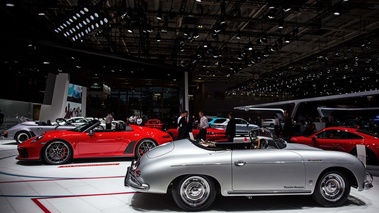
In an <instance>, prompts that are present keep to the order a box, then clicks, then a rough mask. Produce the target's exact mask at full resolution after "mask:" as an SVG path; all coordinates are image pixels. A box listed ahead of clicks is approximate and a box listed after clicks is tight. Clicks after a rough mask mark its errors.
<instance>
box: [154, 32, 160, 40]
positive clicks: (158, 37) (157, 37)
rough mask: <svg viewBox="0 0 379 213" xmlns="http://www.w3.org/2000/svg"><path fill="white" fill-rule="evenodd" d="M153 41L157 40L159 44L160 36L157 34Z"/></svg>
mask: <svg viewBox="0 0 379 213" xmlns="http://www.w3.org/2000/svg"><path fill="white" fill-rule="evenodd" d="M155 39H156V40H157V42H161V34H160V33H159V32H158V33H157V35H156V36H155Z"/></svg>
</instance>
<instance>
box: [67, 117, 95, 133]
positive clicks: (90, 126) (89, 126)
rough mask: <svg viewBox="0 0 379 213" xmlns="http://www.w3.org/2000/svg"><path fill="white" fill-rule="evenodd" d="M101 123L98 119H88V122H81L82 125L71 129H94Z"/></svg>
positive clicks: (81, 130)
mask: <svg viewBox="0 0 379 213" xmlns="http://www.w3.org/2000/svg"><path fill="white" fill-rule="evenodd" d="M99 125H100V121H98V120H92V121H88V122H87V123H84V124H81V125H79V126H77V127H75V128H74V129H72V130H71V131H74V132H84V131H87V130H89V129H93V128H95V127H97V126H99Z"/></svg>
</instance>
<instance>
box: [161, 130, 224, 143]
mask: <svg viewBox="0 0 379 213" xmlns="http://www.w3.org/2000/svg"><path fill="white" fill-rule="evenodd" d="M166 132H167V133H168V134H170V135H171V137H172V138H173V139H174V140H177V139H179V130H178V129H177V128H171V129H168V130H166ZM199 132H200V130H199V129H193V130H192V134H193V137H194V138H196V137H197V135H198V134H199ZM206 139H207V140H209V141H218V142H225V141H228V138H227V137H226V135H225V129H216V128H207V135H206Z"/></svg>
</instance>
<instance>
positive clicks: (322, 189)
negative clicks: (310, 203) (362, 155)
mask: <svg viewBox="0 0 379 213" xmlns="http://www.w3.org/2000/svg"><path fill="white" fill-rule="evenodd" d="M349 194H350V182H349V179H348V178H347V177H346V176H345V174H343V173H341V172H339V171H328V172H325V173H323V174H322V175H321V176H320V179H319V180H318V182H317V184H316V188H315V190H314V192H313V194H312V196H313V198H314V200H315V201H316V202H317V203H318V204H320V205H321V206H324V207H336V206H341V205H342V204H344V203H345V202H346V200H347V198H348V196H349Z"/></svg>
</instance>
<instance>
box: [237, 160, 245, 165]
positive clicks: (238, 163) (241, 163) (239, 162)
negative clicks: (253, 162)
mask: <svg viewBox="0 0 379 213" xmlns="http://www.w3.org/2000/svg"><path fill="white" fill-rule="evenodd" d="M245 164H246V162H244V161H241V160H239V161H237V162H234V165H235V166H244V165H245Z"/></svg>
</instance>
